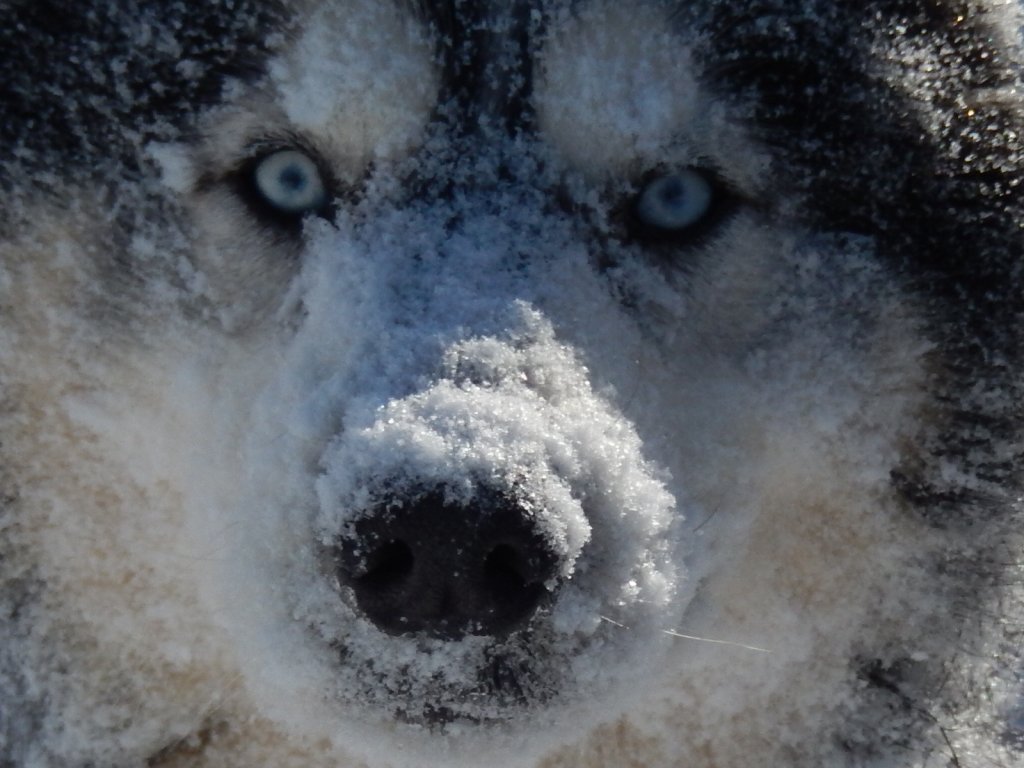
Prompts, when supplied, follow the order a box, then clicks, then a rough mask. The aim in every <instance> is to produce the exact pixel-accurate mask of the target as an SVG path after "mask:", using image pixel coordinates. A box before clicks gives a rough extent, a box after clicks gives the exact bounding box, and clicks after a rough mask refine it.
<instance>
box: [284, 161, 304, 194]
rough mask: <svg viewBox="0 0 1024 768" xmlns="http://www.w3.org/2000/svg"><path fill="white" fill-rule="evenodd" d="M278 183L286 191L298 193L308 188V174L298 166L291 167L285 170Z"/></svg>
mask: <svg viewBox="0 0 1024 768" xmlns="http://www.w3.org/2000/svg"><path fill="white" fill-rule="evenodd" d="M277 180H278V182H280V184H281V186H282V187H284V188H285V189H288V190H291V191H293V192H297V191H299V190H300V189H302V188H303V187H304V186H306V174H305V173H303V172H302V169H301V168H299V167H298V166H297V165H289V166H288V167H287V168H285V169H283V170H282V171H281V173H280V175H278V177H277Z"/></svg>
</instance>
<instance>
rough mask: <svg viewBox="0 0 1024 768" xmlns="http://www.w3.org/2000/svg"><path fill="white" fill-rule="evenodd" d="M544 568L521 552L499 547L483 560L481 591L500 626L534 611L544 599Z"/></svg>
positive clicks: (512, 547) (504, 545) (516, 620)
mask: <svg viewBox="0 0 1024 768" xmlns="http://www.w3.org/2000/svg"><path fill="white" fill-rule="evenodd" d="M546 570H547V569H545V568H543V567H542V566H541V564H540V563H538V562H537V558H531V557H530V556H529V555H528V554H526V553H525V552H524V551H523V550H521V549H519V548H518V547H514V546H512V545H510V544H499V545H498V546H496V547H495V548H494V549H492V550H491V551H490V552H489V553H488V554H487V557H486V558H485V559H484V576H483V586H484V591H485V592H486V593H488V594H489V595H490V597H491V601H492V603H493V606H494V612H495V613H499V614H501V616H502V623H507V624H510V625H511V624H516V623H518V622H519V621H521V620H523V619H524V618H526V617H528V616H529V615H530V614H531V613H533V611H534V610H535V609H536V607H537V605H538V604H539V603H540V601H541V599H542V598H543V596H544V591H545V589H544V578H545V577H546V576H547V575H548V574H547V573H546Z"/></svg>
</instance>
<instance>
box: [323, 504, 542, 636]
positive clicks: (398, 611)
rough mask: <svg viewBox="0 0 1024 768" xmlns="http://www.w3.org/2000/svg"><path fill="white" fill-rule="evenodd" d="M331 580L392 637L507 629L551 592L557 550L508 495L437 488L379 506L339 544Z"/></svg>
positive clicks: (498, 633)
mask: <svg viewBox="0 0 1024 768" xmlns="http://www.w3.org/2000/svg"><path fill="white" fill-rule="evenodd" d="M336 557H337V562H338V571H337V572H338V579H339V582H340V584H341V585H342V586H343V587H347V588H348V589H350V590H351V592H350V593H349V594H351V595H352V596H353V597H354V598H355V606H356V607H358V609H359V610H360V611H361V612H362V613H363V615H364V616H365V617H366V618H367V619H369V620H370V621H372V622H373V623H374V624H376V625H377V627H378V628H379V629H381V630H383V631H385V632H388V633H390V634H405V633H408V632H424V633H426V634H428V635H431V636H434V637H441V638H446V639H457V638H459V637H462V636H464V635H466V634H474V635H493V636H499V637H503V636H507V635H508V634H510V633H511V632H513V631H515V630H516V629H518V628H520V627H522V626H524V625H525V624H526V623H528V622H529V621H530V619H531V617H533V616H534V615H535V614H536V612H537V611H538V609H539V608H540V606H541V605H542V604H543V602H544V600H545V599H546V598H548V597H550V596H551V593H550V590H551V589H553V579H554V576H555V574H556V572H557V570H558V555H557V554H556V553H555V552H554V551H553V550H552V549H551V547H550V546H549V545H548V543H547V542H546V541H545V539H544V537H543V536H541V535H540V532H539V531H538V530H537V528H536V521H535V519H534V517H533V516H532V514H530V513H527V512H526V511H525V510H524V509H523V508H522V506H521V505H519V504H518V503H517V502H516V501H515V500H513V499H508V498H506V497H505V496H502V495H500V494H497V493H487V492H485V491H480V492H479V494H478V498H477V499H476V500H475V503H473V504H470V505H466V506H463V505H460V504H454V503H450V502H449V501H447V499H446V498H445V495H444V493H443V491H440V490H438V491H430V492H427V493H425V494H422V495H420V496H417V497H415V498H414V499H411V500H410V499H404V500H402V503H400V504H399V503H396V502H394V501H393V502H392V503H390V504H388V503H382V504H381V505H380V506H379V507H378V508H376V509H375V510H372V511H371V512H370V513H369V514H367V515H366V516H365V517H364V518H362V519H360V520H358V521H356V522H355V524H354V526H353V528H352V530H351V531H350V533H348V534H346V535H345V536H343V537H342V538H341V539H339V541H338V542H337V549H336Z"/></svg>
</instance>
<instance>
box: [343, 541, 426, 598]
mask: <svg viewBox="0 0 1024 768" xmlns="http://www.w3.org/2000/svg"><path fill="white" fill-rule="evenodd" d="M414 564H415V557H414V556H413V553H412V549H411V548H410V547H409V545H408V544H406V543H405V542H404V541H399V540H392V541H388V542H386V543H385V544H383V545H381V546H379V547H377V548H376V549H374V550H372V551H371V552H370V553H369V554H368V555H367V556H366V560H365V570H363V572H362V573H361V574H359V575H356V576H355V577H354V580H355V581H358V582H360V583H361V584H362V585H363V586H364V587H366V588H369V589H387V588H390V587H394V586H398V585H400V584H401V583H402V582H403V581H405V580H406V579H408V578H409V576H410V575H411V574H412V569H413V565H414Z"/></svg>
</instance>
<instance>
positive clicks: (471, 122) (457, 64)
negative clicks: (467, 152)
mask: <svg viewBox="0 0 1024 768" xmlns="http://www.w3.org/2000/svg"><path fill="white" fill-rule="evenodd" d="M417 10H418V12H419V14H420V16H421V17H422V18H423V19H424V21H425V22H426V23H427V25H428V26H429V27H430V28H432V29H433V30H434V31H435V34H436V37H437V46H438V58H439V59H440V61H441V62H442V72H443V78H444V85H443V87H442V90H441V103H442V104H444V105H451V106H454V107H455V109H456V118H457V120H458V121H459V123H460V126H461V128H462V129H463V130H465V131H466V132H473V131H474V130H475V129H476V128H475V126H478V125H480V124H481V123H483V122H487V123H490V124H492V125H500V126H503V127H504V129H505V130H506V131H507V132H508V133H510V134H515V133H518V132H521V131H523V130H526V129H529V128H530V126H531V125H532V122H533V108H532V104H531V94H532V90H533V62H532V58H533V56H532V54H533V45H534V40H535V39H536V37H537V36H538V32H539V30H540V28H541V26H542V24H543V20H542V19H541V18H540V17H539V16H538V15H537V14H536V13H535V12H534V10H535V9H534V7H533V4H531V3H528V2H525V0H512V1H511V2H496V1H495V0H468V1H467V2H460V1H459V0H441V1H440V2H438V1H435V0H420V1H419V2H417ZM496 30H500V31H496Z"/></svg>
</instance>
